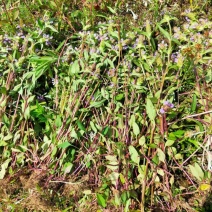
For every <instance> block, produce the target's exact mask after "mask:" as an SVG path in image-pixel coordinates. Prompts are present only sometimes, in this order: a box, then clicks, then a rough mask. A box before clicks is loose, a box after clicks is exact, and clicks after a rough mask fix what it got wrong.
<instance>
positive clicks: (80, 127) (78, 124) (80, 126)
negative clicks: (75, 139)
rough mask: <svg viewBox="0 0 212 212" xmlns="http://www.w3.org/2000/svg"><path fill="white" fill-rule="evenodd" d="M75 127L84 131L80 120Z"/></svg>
mask: <svg viewBox="0 0 212 212" xmlns="http://www.w3.org/2000/svg"><path fill="white" fill-rule="evenodd" d="M77 126H78V127H79V129H80V130H82V131H84V132H85V131H86V129H85V127H84V126H83V124H82V122H81V121H80V120H77Z"/></svg>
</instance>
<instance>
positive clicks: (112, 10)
mask: <svg viewBox="0 0 212 212" xmlns="http://www.w3.org/2000/svg"><path fill="white" fill-rule="evenodd" d="M107 8H108V9H109V10H110V12H111V13H113V14H116V11H115V10H114V9H113V8H112V7H109V6H108V7H107Z"/></svg>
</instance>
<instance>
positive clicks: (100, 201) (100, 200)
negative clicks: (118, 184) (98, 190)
mask: <svg viewBox="0 0 212 212" xmlns="http://www.w3.org/2000/svg"><path fill="white" fill-rule="evenodd" d="M96 197H97V202H98V204H99V205H100V206H102V207H103V208H105V207H106V206H107V204H106V199H105V198H104V197H103V196H102V195H101V194H97V195H96Z"/></svg>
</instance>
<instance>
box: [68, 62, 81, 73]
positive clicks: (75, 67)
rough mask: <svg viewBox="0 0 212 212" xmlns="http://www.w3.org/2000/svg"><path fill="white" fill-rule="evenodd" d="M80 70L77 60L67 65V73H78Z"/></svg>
mask: <svg viewBox="0 0 212 212" xmlns="http://www.w3.org/2000/svg"><path fill="white" fill-rule="evenodd" d="M79 71H80V66H79V62H78V60H75V61H74V63H73V64H72V65H71V66H70V67H69V73H70V74H71V75H74V74H78V73H79Z"/></svg>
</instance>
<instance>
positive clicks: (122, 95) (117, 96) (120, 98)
mask: <svg viewBox="0 0 212 212" xmlns="http://www.w3.org/2000/svg"><path fill="white" fill-rule="evenodd" d="M123 98H124V94H123V93H120V94H118V95H116V97H115V99H116V100H117V101H120V100H122V99H123Z"/></svg>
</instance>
